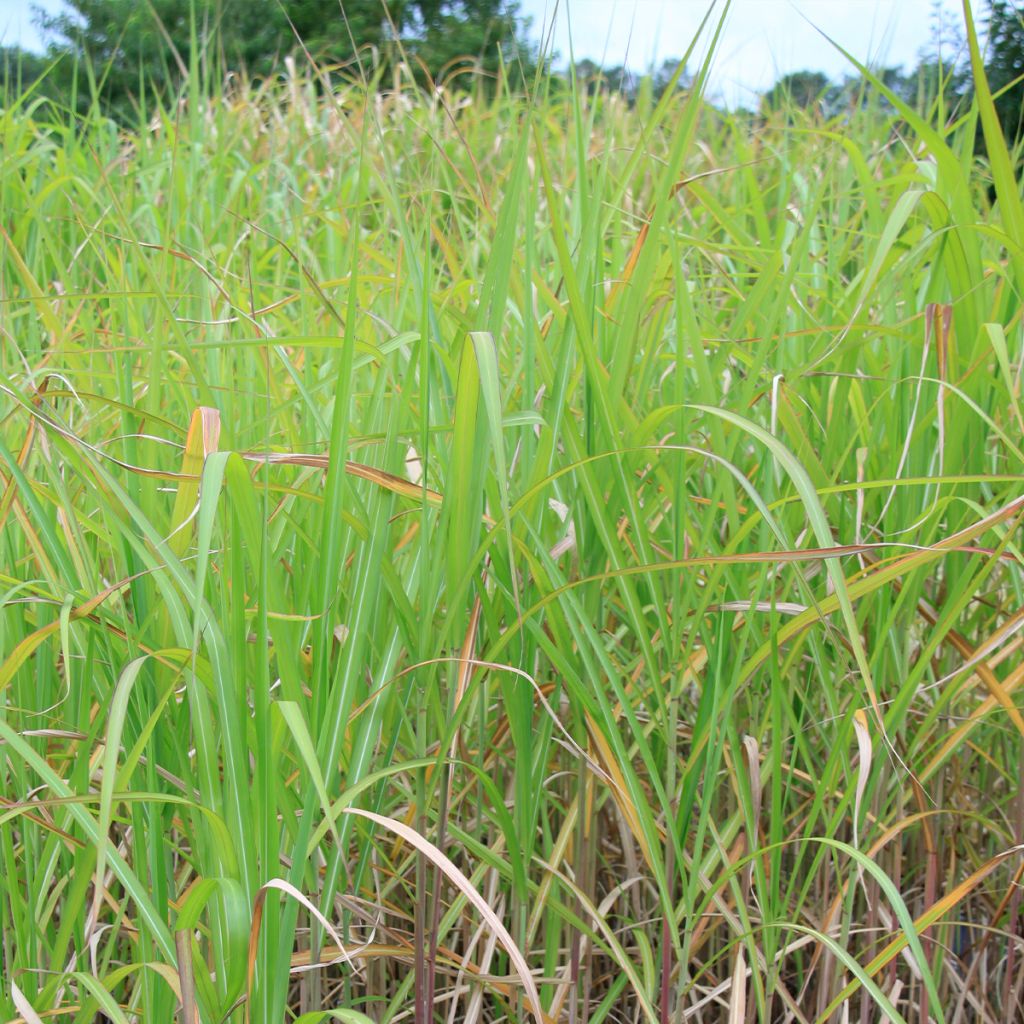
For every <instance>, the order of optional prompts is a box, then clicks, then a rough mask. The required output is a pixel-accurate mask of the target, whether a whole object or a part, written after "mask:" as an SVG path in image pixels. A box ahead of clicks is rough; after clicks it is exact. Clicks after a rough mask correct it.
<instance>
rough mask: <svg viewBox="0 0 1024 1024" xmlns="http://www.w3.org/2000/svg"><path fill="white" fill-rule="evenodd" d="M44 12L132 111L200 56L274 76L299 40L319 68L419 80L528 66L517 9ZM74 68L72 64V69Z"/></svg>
mask: <svg viewBox="0 0 1024 1024" xmlns="http://www.w3.org/2000/svg"><path fill="white" fill-rule="evenodd" d="M68 7H69V8H70V9H69V10H68V11H67V12H64V13H61V14H56V15H48V14H45V13H44V12H39V18H40V23H41V25H42V27H43V28H44V30H45V31H46V32H47V33H49V35H50V37H51V40H52V43H51V49H52V50H54V51H55V52H60V51H66V52H70V54H72V55H74V56H76V57H79V58H81V59H82V60H83V61H84V62H85V63H86V64H87V65H88V67H89V68H90V69H91V72H92V73H93V74H94V75H95V76H96V78H97V81H98V84H99V86H100V93H101V96H102V98H103V100H104V101H105V102H106V103H107V104H108V105H110V106H111V107H112V108H113V109H115V110H118V109H124V108H125V107H126V106H129V105H130V102H131V98H132V97H136V96H137V95H138V93H139V90H140V84H141V83H143V82H144V83H145V85H146V87H147V88H152V89H156V90H158V91H160V92H162V93H164V94H166V93H167V92H169V91H170V90H173V89H175V88H177V87H178V85H179V84H180V82H181V79H182V76H183V75H184V73H185V71H186V69H187V68H189V67H190V66H191V62H192V58H193V52H192V51H193V49H194V48H195V47H198V48H199V49H200V50H201V51H202V53H203V54H205V57H206V63H207V66H210V65H211V64H213V63H214V62H215V66H217V67H220V68H224V69H226V68H231V69H240V68H244V69H245V70H247V71H248V72H249V73H251V74H254V75H264V74H267V73H269V72H271V71H272V70H273V68H274V67H275V66H276V65H277V63H278V62H279V61H280V59H281V58H282V57H283V56H284V55H285V54H287V53H289V52H292V51H294V50H296V49H297V48H298V46H299V40H301V41H302V45H303V46H304V47H305V48H306V49H307V50H308V51H309V52H310V54H312V55H313V56H314V57H315V58H317V59H318V60H323V61H327V62H332V63H342V62H346V61H350V60H351V59H352V58H353V57H354V55H355V53H356V52H357V51H359V50H362V49H363V48H364V47H373V48H374V49H375V50H376V52H377V55H378V58H380V59H383V60H385V61H393V60H395V59H397V58H398V56H399V55H401V54H404V55H405V56H407V57H408V58H409V59H410V61H411V62H412V65H413V66H414V68H415V69H416V72H417V74H418V75H419V76H420V77H421V78H425V77H427V76H429V77H431V78H433V77H435V76H438V75H440V74H443V73H444V71H445V70H446V68H447V66H448V65H449V64H451V62H452V61H454V60H456V59H457V58H460V57H470V58H473V59H475V60H477V61H478V62H479V65H480V66H481V67H482V68H483V69H484V70H485V71H494V70H496V68H497V66H498V64H499V62H500V61H502V60H505V61H506V62H509V61H515V60H516V59H525V58H528V56H529V54H528V50H527V47H526V44H525V41H524V33H525V27H526V23H525V22H524V21H523V19H522V18H520V16H519V3H518V0H390V2H388V3H387V4H385V3H384V2H383V0H341V2H339V0H146V2H145V3H139V2H138V0H69V2H68ZM72 63H73V62H69V64H72Z"/></svg>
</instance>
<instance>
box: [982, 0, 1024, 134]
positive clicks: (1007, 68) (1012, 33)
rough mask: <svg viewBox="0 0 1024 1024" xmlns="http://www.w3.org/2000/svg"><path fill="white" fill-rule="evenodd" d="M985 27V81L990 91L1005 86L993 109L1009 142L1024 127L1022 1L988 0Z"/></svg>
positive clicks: (1023, 18)
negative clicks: (986, 52)
mask: <svg viewBox="0 0 1024 1024" xmlns="http://www.w3.org/2000/svg"><path fill="white" fill-rule="evenodd" d="M986 29H987V33H988V61H987V64H986V70H987V72H988V82H989V85H990V86H991V87H992V91H993V93H995V92H998V91H999V90H1001V89H1006V92H1004V93H1003V94H1002V95H1001V96H999V98H998V99H997V100H996V111H997V112H998V114H999V121H1000V123H1001V124H1002V126H1003V131H1004V132H1005V134H1006V137H1007V139H1009V140H1010V141H1011V142H1012V141H1015V140H1017V139H1019V138H1020V136H1021V129H1022V128H1024V120H1022V118H1024V111H1022V107H1024V83H1022V81H1021V78H1022V76H1024V2H1021V0H989V5H988V15H987V18H986ZM1007 86H1009V88H1006V87H1007Z"/></svg>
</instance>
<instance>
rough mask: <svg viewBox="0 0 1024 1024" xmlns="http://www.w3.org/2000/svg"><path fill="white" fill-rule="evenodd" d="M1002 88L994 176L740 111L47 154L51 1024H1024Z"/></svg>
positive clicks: (1020, 265)
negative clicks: (846, 1023)
mask: <svg viewBox="0 0 1024 1024" xmlns="http://www.w3.org/2000/svg"><path fill="white" fill-rule="evenodd" d="M712 29H713V26H712ZM969 39H970V41H971V43H972V44H973V58H974V65H975V70H976V72H978V73H979V75H978V77H977V79H976V88H975V90H974V91H973V99H972V101H971V105H970V107H969V108H968V109H965V110H963V111H961V112H959V114H958V116H957V119H956V120H953V121H951V122H949V123H947V122H946V121H945V120H943V118H942V116H940V112H941V111H944V110H945V108H944V107H942V106H937V107H934V108H932V109H931V110H926V111H924V112H921V113H918V112H915V111H914V110H913V109H911V108H910V107H908V106H906V105H905V104H904V103H903V101H901V100H900V98H899V97H898V96H896V95H895V94H891V93H890V94H886V93H885V92H884V87H883V86H882V85H881V83H879V84H878V87H877V88H875V89H874V90H872V91H868V92H865V93H864V94H863V95H862V102H861V104H860V106H858V107H857V108H856V109H852V110H850V111H844V112H843V114H842V115H841V116H839V117H837V118H835V119H833V120H825V119H824V114H823V112H822V111H821V110H820V109H814V108H811V109H808V110H806V111H800V110H791V109H786V110H781V111H778V112H772V111H767V112H766V113H765V114H764V116H763V117H760V118H758V119H751V118H745V117H729V116H723V115H720V114H718V113H717V112H715V111H713V110H711V109H709V108H707V107H705V106H703V105H702V103H701V101H700V87H701V85H702V82H703V75H704V71H703V70H701V71H700V72H698V74H697V76H696V82H695V85H694V88H693V89H691V90H688V91H682V90H679V89H677V88H675V83H672V82H668V83H666V85H667V87H666V88H665V90H664V92H663V94H662V98H661V100H660V101H658V102H657V103H656V104H655V103H654V101H653V99H652V95H651V93H650V92H649V91H648V92H646V93H645V92H644V91H641V92H640V94H639V95H638V97H637V98H636V101H635V102H636V105H635V106H634V107H631V106H629V105H627V104H626V103H625V102H623V101H622V99H621V98H620V97H617V96H615V95H612V94H608V93H607V92H602V91H600V90H598V91H595V92H592V93H591V92H588V91H587V90H584V89H580V90H579V91H576V90H575V89H573V88H567V87H564V86H563V85H562V84H561V83H559V82H557V81H553V80H550V79H546V80H544V81H543V82H542V83H541V87H540V90H539V92H538V94H537V95H536V96H534V98H533V99H532V100H531V101H529V102H527V101H524V100H521V99H519V98H516V96H514V95H512V94H510V93H509V92H508V91H507V90H506V89H504V88H502V87H500V83H499V88H498V89H497V90H494V89H486V90H485V89H482V88H481V89H478V90H477V91H475V92H470V93H463V92H453V91H449V90H440V91H437V92H433V93H430V94H425V93H423V92H420V91H418V90H417V89H415V88H414V87H412V86H411V85H410V84H409V83H410V81H411V79H409V78H407V79H406V80H405V83H404V84H403V82H402V80H399V83H398V86H399V87H397V88H395V89H391V90H389V91H387V92H383V93H370V92H368V91H367V90H365V89H364V88H363V87H362V86H360V85H358V84H351V83H349V82H336V83H335V86H336V87H335V88H334V89H333V90H332V91H331V92H330V93H326V92H325V91H324V89H323V83H322V80H318V79H316V78H315V77H314V76H311V75H306V74H304V73H303V72H301V71H297V70H295V66H294V65H292V66H291V67H290V70H289V71H288V73H287V74H285V75H284V76H282V77H280V78H279V79H276V80H268V81H265V82H264V83H263V84H262V85H260V86H259V87H252V86H250V85H248V84H246V83H245V82H240V81H238V80H235V81H234V82H233V83H231V85H230V88H229V89H228V91H226V92H224V93H223V94H220V95H217V96H214V97H213V98H206V97H204V94H203V92H202V89H201V83H200V80H199V76H198V75H196V76H194V78H193V81H192V83H191V86H190V87H189V89H188V90H187V91H186V92H185V94H184V96H183V98H182V100H181V102H180V103H176V104H174V105H170V106H167V107H165V108H160V109H158V110H153V109H150V110H149V111H148V113H147V122H146V123H144V124H142V125H140V126H139V127H138V129H137V130H135V131H132V132H126V131H124V130H122V129H119V128H118V127H117V126H116V125H115V124H114V123H113V122H111V121H109V120H106V119H105V118H103V117H102V116H101V115H100V114H99V113H98V112H97V111H93V112H92V113H91V114H90V115H89V117H88V118H87V119H85V120H76V119H74V118H72V117H71V116H70V115H67V116H62V115H61V113H60V112H59V109H58V108H56V107H53V106H50V105H48V104H43V103H41V102H39V101H38V100H37V99H36V98H34V97H31V96H30V97H28V98H27V99H24V100H22V101H17V100H13V99H12V100H11V101H10V102H8V103H7V104H6V105H5V109H4V112H3V113H2V114H0V144H2V147H3V152H4V161H3V163H2V165H0V227H2V233H0V545H2V557H0V567H2V569H0V581H2V588H0V704H2V706H0V743H2V746H0V753H2V760H0V772H2V774H3V783H2V790H0V792H2V794H3V797H2V805H3V806H2V807H0V863H2V869H0V890H2V899H0V933H2V937H3V939H2V958H3V962H2V971H0V973H2V976H3V978H4V988H3V992H2V995H0V1013H2V1016H3V1019H4V1020H14V1019H19V1020H23V1021H28V1022H30V1024H37V1022H38V1021H40V1020H48V1019H51V1018H53V1019H58V1020H68V1021H74V1022H81V1024H86V1022H92V1021H96V1020H103V1019H106V1020H109V1021H114V1022H122V1021H129V1020H131V1021H134V1020H141V1021H153V1022H163V1021H170V1020H172V1019H174V1016H175V1014H176V1013H180V1017H179V1018H178V1019H181V1020H187V1021H189V1022H193V1021H196V1020H201V1021H202V1022H204V1024H213V1022H219V1021H225V1020H226V1021H232V1022H241V1021H243V1020H251V1021H255V1022H271V1021H273V1022H280V1021H284V1020H293V1019H295V1018H296V1017H301V1019H302V1020H303V1021H307V1022H310V1024H312V1022H315V1021H319V1020H326V1019H334V1020H342V1021H350V1022H351V1021H361V1020H364V1019H365V1018H364V1017H362V1016H359V1015H360V1014H365V1015H367V1016H368V1017H369V1018H370V1019H371V1020H374V1021H399V1020H411V1021H414V1022H416V1024H423V1022H426V1021H433V1020H436V1021H441V1020H445V1021H470V1022H476V1021H499V1020H514V1021H520V1020H523V1021H525V1020H538V1021H566V1020H567V1021H574V1022H575V1021H580V1022H583V1021H589V1022H591V1024H599V1022H603V1021H609V1022H610V1021H625V1020H630V1021H632V1020H639V1021H649V1022H652V1024H653V1022H656V1024H662V1022H669V1021H671V1022H677V1021H717V1020H722V1021H726V1020H728V1021H744V1020H752V1021H760V1022H768V1021H783V1020H785V1021H824V1020H830V1019H834V1020H840V1019H860V1020H869V1021H875V1020H891V1021H901V1020H906V1021H911V1020H913V1021H918V1020H920V1021H926V1020H934V1021H940V1022H942V1021H950V1022H952V1021H963V1020H978V1021H992V1022H1005V1021H1007V1020H1011V1019H1014V1018H1016V1017H1019V1015H1020V1013H1021V1009H1020V1000H1021V978H1022V974H1021V962H1022V960H1021V956H1022V954H1021V950H1020V934H1021V928H1022V919H1021V907H1020V888H1019V886H1018V882H1019V880H1020V874H1021V859H1020V856H1019V850H1020V846H1021V844H1022V843H1024V834H1022V832H1024V813H1022V811H1024V808H1022V799H1024V798H1022V796H1021V786H1020V781H1021V773H1022V772H1024V760H1022V757H1021V746H1022V741H1024V716H1022V712H1021V706H1020V705H1021V696H1020V695H1021V692H1022V690H1024V687H1022V685H1021V684H1022V681H1024V664H1022V659H1021V643H1022V641H1021V636H1020V627H1021V624H1022V623H1024V611H1022V610H1021V609H1022V599H1024V576H1022V572H1021V568H1022V558H1024V556H1022V553H1021V549H1020V536H1019V534H1018V533H1017V527H1018V525H1019V524H1020V522H1021V518H1022V516H1024V498H1022V497H1021V481H1022V479H1024V450H1022V444H1021V435H1022V433H1024V412H1022V408H1021V396H1020V381H1021V373H1022V359H1024V354H1022V324H1021V292H1022V289H1024V250H1022V248H1021V240H1022V239H1024V204H1022V201H1021V195H1020V188H1019V183H1018V181H1017V180H1016V179H1015V177H1014V173H1013V170H1012V163H1011V158H1010V154H1009V153H1008V151H1007V148H1006V146H1005V144H1004V143H1003V142H1002V135H1001V132H1000V126H999V124H998V123H997V121H996V119H995V107H994V103H993V99H992V97H991V94H990V92H989V90H988V88H987V86H986V85H985V81H984V78H983V77H980V71H981V55H980V53H979V51H978V48H977V45H976V39H975V38H974V35H973V32H972V33H970V34H969ZM691 66H693V67H696V66H697V65H696V64H695V63H691ZM979 133H983V134H984V137H985V139H986V140H987V143H988V157H987V158H985V159H982V158H980V157H978V156H977V155H976V154H977V150H976V146H975V140H976V137H977V135H978V134H979ZM990 197H991V198H990ZM320 965H322V966H320ZM310 967H316V968H317V969H313V970H310V969H309V968H310ZM179 1006H180V1007H181V1009H180V1010H179V1009H178V1008H179Z"/></svg>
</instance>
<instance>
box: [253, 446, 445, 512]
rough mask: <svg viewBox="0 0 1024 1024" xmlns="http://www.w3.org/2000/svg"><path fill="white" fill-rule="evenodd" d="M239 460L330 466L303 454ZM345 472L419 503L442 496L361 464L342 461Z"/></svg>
mask: <svg viewBox="0 0 1024 1024" xmlns="http://www.w3.org/2000/svg"><path fill="white" fill-rule="evenodd" d="M242 458H244V459H247V460H248V461H249V462H265V463H268V464H270V465H273V466H307V467H309V468H310V469H322V470H325V471H326V470H327V468H328V467H329V466H330V464H331V457H330V456H329V455H313V454H303V453H301V452H267V453H261V452H243V453H242ZM345 472H346V473H348V474H349V475H350V476H356V477H359V478H360V479H361V480H368V481H369V482H370V483H373V484H377V486H378V487H383V488H384V489H385V490H387V491H391V492H392V493H394V494H399V495H401V496H402V497H403V498H412V499H414V500H422V499H423V498H424V497H425V498H426V500H427V502H428V504H431V505H437V506H440V504H441V502H442V501H443V500H444V497H443V495H442V494H440V493H439V492H438V491H432V490H431V489H430V488H429V487H423V486H422V485H421V484H414V483H413V482H412V481H411V480H406V479H404V478H403V477H400V476H395V474H394V473H387V472H385V471H384V470H383V469H376V468H375V467H374V466H367V465H364V464H363V463H361V462H352V461H351V460H346V462H345Z"/></svg>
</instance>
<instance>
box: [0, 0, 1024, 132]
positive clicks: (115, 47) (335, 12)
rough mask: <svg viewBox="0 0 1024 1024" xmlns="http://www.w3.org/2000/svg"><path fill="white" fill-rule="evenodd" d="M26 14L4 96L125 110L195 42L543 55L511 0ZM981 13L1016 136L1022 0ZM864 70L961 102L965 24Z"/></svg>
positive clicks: (352, 56)
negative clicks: (31, 91)
mask: <svg viewBox="0 0 1024 1024" xmlns="http://www.w3.org/2000/svg"><path fill="white" fill-rule="evenodd" d="M36 17H37V21H38V23H39V26H40V28H41V29H42V30H43V32H44V34H45V37H46V38H47V40H48V47H47V51H46V53H45V54H34V53H28V52H25V51H21V50H18V49H16V48H6V49H5V48H2V47H0V78H2V81H0V87H3V88H4V92H5V93H6V94H10V93H11V92H12V91H20V90H23V89H24V88H26V87H27V86H30V85H31V84H32V83H34V82H35V83H37V86H36V87H37V89H38V90H39V91H40V92H42V93H44V94H45V95H49V96H50V97H51V98H56V99H60V100H65V101H66V100H67V99H68V97H69V96H75V95H77V96H78V97H79V99H78V105H79V106H81V105H83V104H86V103H89V102H92V101H93V100H94V99H95V100H98V101H99V102H100V103H101V104H102V106H103V107H104V109H105V110H106V111H107V112H108V113H112V114H114V116H119V115H120V116H125V115H128V116H130V115H131V113H132V112H133V111H134V109H135V107H136V105H137V103H138V101H139V98H140V97H141V96H143V95H145V94H146V92H147V91H148V92H149V93H150V94H152V93H156V94H159V95H162V96H163V97H164V98H166V97H167V96H168V95H169V94H172V93H173V91H174V90H177V89H178V88H180V86H181V84H182V80H183V77H184V76H185V75H186V74H187V71H188V69H189V68H190V67H191V66H193V58H194V57H196V56H199V55H200V54H201V55H202V58H203V62H204V66H205V67H208V68H212V69H213V70H214V71H219V72H221V73H223V72H225V71H227V70H228V69H233V70H240V69H244V70H245V71H246V72H247V73H248V74H250V75H252V76H263V75H267V74H271V73H273V72H274V70H275V69H276V68H279V67H280V64H281V61H282V58H283V57H284V56H285V55H287V54H288V53H295V52H297V51H301V52H302V55H303V56H304V57H305V56H306V55H308V56H309V57H311V58H313V59H314V60H316V61H317V62H318V63H319V64H321V65H326V66H330V67H341V68H347V69H349V70H350V71H351V72H352V73H353V74H356V73H358V74H362V75H366V74H367V69H370V71H371V72H376V73H377V74H379V75H380V74H386V72H387V70H388V69H389V68H392V67H393V66H394V65H396V64H397V63H399V62H401V63H402V64H403V66H405V67H407V68H409V69H410V71H411V73H412V75H413V76H414V77H415V78H416V79H417V80H418V81H419V82H420V83H421V84H427V83H433V82H435V81H436V80H438V79H439V78H443V77H445V76H446V75H449V74H451V73H452V72H453V71H455V70H457V69H458V68H459V67H460V66H465V64H466V63H467V61H468V62H470V63H471V66H472V67H473V68H474V69H476V70H479V71H481V72H483V75H484V77H485V80H486V77H487V76H492V77H493V76H494V75H495V74H496V73H497V72H498V70H499V68H500V67H504V69H505V70H506V72H507V73H508V75H509V77H510V78H511V79H512V80H513V81H516V80H518V82H519V83H520V84H525V83H526V82H528V81H529V80H530V77H531V76H532V75H533V73H534V72H535V70H536V67H537V62H538V60H539V59H540V58H539V54H538V50H537V47H536V46H535V45H532V44H531V43H530V42H529V37H528V29H529V22H528V21H527V20H526V19H525V18H524V17H523V16H522V15H521V13H520V3H519V0H387V2H384V0H342V2H341V3H339V2H338V0H145V2H142V3H140V2H139V0H68V2H67V9H66V10H65V11H64V12H63V13H60V14H46V13H45V12H43V11H41V10H38V9H37V12H36ZM981 21H982V24H983V26H984V29H985V37H986V40H987V51H986V52H987V60H986V67H987V71H988V77H989V84H990V86H991V87H992V91H993V93H995V94H996V97H997V98H996V106H997V109H998V112H999V115H1000V118H1001V122H1002V124H1003V126H1004V130H1005V131H1006V133H1007V136H1008V137H1009V138H1010V139H1011V140H1016V139H1017V138H1019V137H1020V135H1021V129H1022V127H1024V85H1022V79H1024V0H985V7H984V10H983V14H982V19H981ZM197 51H198V52H197ZM574 70H575V73H576V76H577V79H578V80H579V81H580V82H582V83H583V85H584V87H585V88H587V89H589V90H590V91H594V90H596V89H605V90H608V91H611V92H615V93H618V94H620V95H622V96H624V97H625V98H626V100H627V101H629V102H635V101H636V99H637V97H638V96H639V95H640V94H641V93H642V92H643V91H644V90H646V91H647V92H648V94H650V93H653V95H654V96H655V97H657V96H658V95H660V94H661V93H662V92H663V91H664V89H665V88H667V87H668V86H669V84H670V83H672V82H676V84H677V85H678V86H681V87H685V86H686V85H687V84H688V83H689V78H688V77H687V76H685V75H684V76H682V77H681V78H678V77H675V76H674V72H675V70H676V64H675V62H674V61H671V60H669V61H665V62H664V63H663V64H662V65H661V66H660V67H658V68H655V69H651V71H650V72H649V73H648V74H647V75H645V76H638V75H636V74H635V73H633V72H631V71H630V70H629V69H627V68H624V67H612V68H601V67H599V66H598V65H597V64H595V63H593V62H592V61H581V62H579V63H578V64H576V66H575V69H574ZM875 75H876V77H877V78H879V79H880V80H881V81H882V82H883V84H884V85H885V86H886V88H888V89H889V90H891V91H892V93H893V94H895V95H896V96H898V97H899V98H900V99H902V100H904V101H906V102H908V103H912V104H914V105H917V106H922V105H926V104H933V103H936V102H939V103H941V104H942V105H943V109H945V110H947V111H950V112H955V111H956V110H957V109H958V108H959V107H962V106H963V105H964V104H965V102H966V101H969V99H970V90H971V78H970V74H969V71H968V69H967V60H966V45H965V43H964V39H963V35H962V31H961V29H960V26H959V23H958V22H957V21H956V20H955V19H954V18H953V17H952V16H950V15H949V14H948V12H947V11H946V10H945V9H944V8H943V6H942V4H941V3H940V0H935V6H934V10H933V16H932V26H931V38H930V41H929V43H928V45H927V46H926V47H925V48H924V49H923V50H922V52H921V54H920V59H919V61H918V64H917V66H916V67H915V68H914V69H913V70H911V71H909V72H907V71H904V70H902V69H900V68H881V69H876V70H875ZM83 82H84V83H86V85H87V87H86V88H82V86H81V83H83ZM865 87H866V83H865V81H864V80H863V79H862V78H861V77H860V76H849V77H847V78H845V79H843V80H842V81H839V82H836V81H832V80H830V79H829V78H828V77H827V76H826V75H824V74H823V73H822V72H820V71H798V72H794V73H791V74H787V75H784V76H783V77H782V78H780V79H779V81H778V82H776V83H775V84H774V85H773V86H772V88H771V89H769V90H768V91H767V92H766V93H765V94H764V95H763V96H762V97H761V98H760V101H759V108H760V110H759V111H758V112H760V113H762V114H763V113H767V112H770V111H772V110H776V109H780V108H787V109H793V108H797V107H802V108H805V109H806V108H814V109H816V110H818V111H820V112H821V113H822V115H823V116H826V117H831V116H835V115H837V114H841V113H842V112H843V110H844V109H845V108H848V107H849V106H850V105H851V104H852V103H854V102H856V101H857V100H858V99H859V97H860V95H861V94H862V92H863V90H864V89H865Z"/></svg>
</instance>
